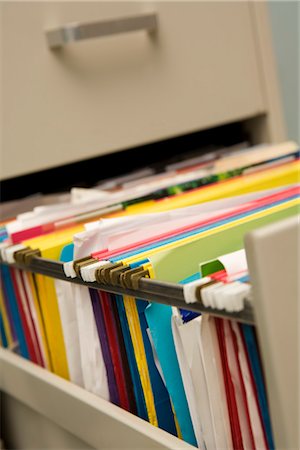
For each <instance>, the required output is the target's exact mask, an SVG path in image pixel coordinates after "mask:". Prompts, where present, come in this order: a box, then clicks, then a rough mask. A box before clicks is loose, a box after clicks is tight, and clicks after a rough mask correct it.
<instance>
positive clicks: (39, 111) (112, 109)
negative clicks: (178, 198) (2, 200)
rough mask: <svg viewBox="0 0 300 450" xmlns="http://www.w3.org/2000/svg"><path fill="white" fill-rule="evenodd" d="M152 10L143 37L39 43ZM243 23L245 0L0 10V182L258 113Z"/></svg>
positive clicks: (254, 66)
mask: <svg viewBox="0 0 300 450" xmlns="http://www.w3.org/2000/svg"><path fill="white" fill-rule="evenodd" d="M153 11H154V12H156V13H157V18H158V28H157V32H155V33H148V32H147V31H135V32H131V33H123V34H114V35H112V36H104V37H101V38H93V39H86V40H82V41H77V42H74V43H70V44H67V45H66V46H63V47H62V48H60V49H56V50H51V49H50V48H49V47H48V44H47V40H46V36H45V31H46V30H48V29H52V28H57V27H61V26H65V25H68V24H70V23H74V22H76V23H79V24H81V23H90V22H93V21H99V20H104V19H119V18H122V17H126V18H128V17H131V16H137V15H139V14H144V13H147V12H153ZM251 17H252V16H251V11H250V5H249V4H248V3H247V2H232V3H227V2H225V3H223V2H220V3H216V2H191V3H189V2H178V3H177V2H174V3H173V2H160V3H147V2H132V3H129V2H120V3H116V2H39V3H35V2H32V3H30V2H26V3H25V2H24V3H22V2H19V3H18V2H12V3H8V2H6V3H5V4H2V25H3V27H2V28H3V42H2V47H3V48H2V56H3V57H2V60H3V71H2V72H3V73H2V76H3V80H2V87H3V92H2V97H3V137H2V145H3V148H2V149H1V156H2V164H1V166H2V167H1V177H2V179H4V178H9V177H13V176H17V175H20V174H25V173H29V172H33V171H37V170H40V169H46V168H49V167H54V166H58V165H61V164H65V163H70V162H72V161H78V160H81V159H85V158H90V157H93V156H98V155H101V154H104V153H109V152H112V151H116V150H120V149H125V148H128V147H132V146H136V145H141V144H144V143H148V142H153V141H156V140H161V139H164V138H167V137H171V136H176V135H180V134H183V133H188V132H192V131H195V130H200V129H204V128H208V127H212V126H215V125H219V124H223V123H227V122H231V121H234V120H240V119H243V118H246V117H251V116H254V115H256V114H259V113H261V112H264V110H265V105H264V100H263V93H262V89H261V85H260V74H259V66H258V61H257V57H256V52H255V40H254V36H253V29H252V27H253V23H252V19H251ZM99 170H100V168H99Z"/></svg>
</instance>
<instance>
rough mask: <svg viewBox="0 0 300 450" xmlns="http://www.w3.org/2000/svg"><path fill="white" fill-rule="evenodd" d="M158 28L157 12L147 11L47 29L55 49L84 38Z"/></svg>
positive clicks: (50, 44)
mask: <svg viewBox="0 0 300 450" xmlns="http://www.w3.org/2000/svg"><path fill="white" fill-rule="evenodd" d="M156 28H157V15H156V14H155V13H147V14H140V15H138V16H133V17H122V18H119V19H110V20H103V21H98V22H89V23H70V24H67V25H64V26H63V27H61V28H55V29H52V30H47V31H46V37H47V41H48V45H49V47H50V48H51V49H55V48H59V47H62V46H63V45H66V44H68V43H70V42H76V41H82V40H84V39H90V38H96V37H102V36H109V35H112V34H119V33H128V32H131V31H139V30H146V31H154V30H155V29H156Z"/></svg>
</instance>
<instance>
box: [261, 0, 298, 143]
mask: <svg viewBox="0 0 300 450" xmlns="http://www.w3.org/2000/svg"><path fill="white" fill-rule="evenodd" d="M268 6H269V12H270V20H271V29H272V35H273V46H274V52H275V57H276V62H277V70H278V77H279V83H280V90H281V99H282V106H283V111H284V116H285V121H286V126H287V135H288V138H289V139H293V140H296V141H297V142H298V143H299V144H300V113H299V111H300V90H299V84H300V32H299V29H300V27H299V23H300V1H299V0H294V1H288V0H279V1H276V0H269V2H268Z"/></svg>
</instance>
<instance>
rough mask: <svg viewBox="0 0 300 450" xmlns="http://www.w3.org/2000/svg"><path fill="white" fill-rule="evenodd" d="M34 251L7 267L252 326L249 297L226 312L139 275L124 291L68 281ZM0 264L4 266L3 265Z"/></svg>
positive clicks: (59, 265)
mask: <svg viewBox="0 0 300 450" xmlns="http://www.w3.org/2000/svg"><path fill="white" fill-rule="evenodd" d="M34 252H35V251H34V250H31V251H30V255H29V254H28V253H29V252H27V255H28V256H30V258H27V262H26V263H25V262H24V263H23V262H18V263H13V264H9V266H11V267H14V268H17V269H20V270H26V271H30V272H34V273H38V274H41V275H46V276H48V277H52V278H55V279H59V280H63V281H66V282H69V283H76V284H81V285H83V286H86V287H89V288H93V289H99V290H102V291H106V292H110V293H113V294H122V295H128V296H132V297H135V298H139V299H143V300H148V301H150V302H155V303H161V304H165V305H169V306H175V307H177V308H182V309H186V310H190V311H194V312H198V313H207V314H211V315H213V316H216V317H222V318H228V319H232V320H236V321H238V322H242V323H247V324H254V323H255V319H254V313H253V308H252V303H251V300H250V299H248V298H245V299H244V305H243V309H242V310H241V311H227V310H225V309H215V308H210V307H206V306H205V305H204V304H203V303H202V301H201V298H198V299H197V301H196V302H193V303H186V300H185V296H184V288H183V285H180V284H176V283H170V282H164V281H158V280H151V279H149V278H147V277H146V276H141V277H140V278H139V279H138V281H137V282H136V283H135V286H134V287H132V288H125V287H124V286H122V285H120V284H118V283H117V284H112V283H105V284H104V283H98V282H97V281H96V282H86V281H83V280H82V279H81V278H79V277H76V278H69V277H67V276H66V275H65V273H64V268H63V263H61V262H59V261H53V260H49V259H45V258H41V257H39V256H33V254H34ZM1 264H7V263H6V262H2V261H1Z"/></svg>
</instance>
